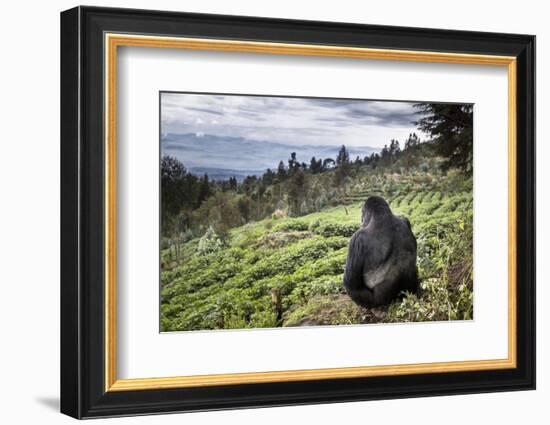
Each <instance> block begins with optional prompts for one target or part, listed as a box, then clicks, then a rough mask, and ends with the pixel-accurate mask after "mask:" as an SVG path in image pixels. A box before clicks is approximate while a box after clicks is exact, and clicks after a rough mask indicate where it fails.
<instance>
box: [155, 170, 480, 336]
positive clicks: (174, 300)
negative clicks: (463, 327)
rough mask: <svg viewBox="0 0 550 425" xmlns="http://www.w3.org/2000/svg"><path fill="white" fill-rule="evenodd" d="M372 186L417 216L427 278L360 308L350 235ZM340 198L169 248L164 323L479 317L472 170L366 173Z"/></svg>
mask: <svg viewBox="0 0 550 425" xmlns="http://www.w3.org/2000/svg"><path fill="white" fill-rule="evenodd" d="M371 194H379V195H382V196H384V197H385V198H386V199H387V200H388V202H389V203H390V205H391V207H392V210H393V212H394V213H395V214H399V215H404V216H407V217H408V218H409V219H410V221H411V224H412V227H413V232H414V233H415V235H416V237H417V241H418V268H419V275H420V278H421V279H422V284H421V286H422V292H421V294H420V295H419V296H416V295H412V294H405V295H404V297H403V298H402V299H401V300H397V301H395V302H394V303H393V304H391V305H390V306H388V307H386V308H378V309H374V310H373V309H364V308H360V307H357V306H356V305H355V304H354V303H353V302H351V300H350V299H349V298H348V296H347V295H346V294H345V291H344V288H343V285H342V277H343V271H344V265H345V259H346V255H347V244H348V241H349V238H350V236H351V235H352V234H353V233H354V232H355V230H356V229H357V228H358V227H359V221H360V210H361V206H362V203H363V202H364V200H365V199H366V198H367V197H368V196H369V195H371ZM337 201H338V203H339V205H338V206H337V207H331V208H327V209H325V210H323V211H320V212H317V213H313V214H309V215H306V216H303V217H299V218H288V217H282V218H268V219H265V220H262V221H259V222H256V223H251V224H247V225H244V226H241V227H238V228H235V229H233V230H232V231H231V233H230V238H229V242H228V243H225V244H222V243H221V242H220V241H218V240H217V239H216V236H215V234H214V235H212V234H208V232H207V235H205V236H203V237H202V238H201V239H200V240H199V239H194V240H191V241H190V242H187V243H186V244H184V245H181V246H178V247H176V246H170V247H168V248H167V249H164V250H163V251H162V253H161V256H162V257H161V260H162V263H163V273H162V276H161V299H162V302H161V328H162V331H187V330H197V329H232V328H257V327H280V326H304V325H340V324H358V323H376V322H406V321H427V320H463V319H472V317H473V287H472V285H473V282H472V182H471V179H464V178H463V177H461V175H459V174H449V175H448V176H446V177H440V178H438V179H437V181H436V180H435V179H432V178H431V176H430V175H429V174H419V173H416V174H414V175H408V176H402V175H374V176H366V177H364V178H362V179H358V181H357V182H356V184H355V185H354V186H353V187H352V188H351V189H350V190H348V191H347V193H345V194H343V195H342V196H341V198H340V199H338V200H337ZM197 253H199V254H200V255H197Z"/></svg>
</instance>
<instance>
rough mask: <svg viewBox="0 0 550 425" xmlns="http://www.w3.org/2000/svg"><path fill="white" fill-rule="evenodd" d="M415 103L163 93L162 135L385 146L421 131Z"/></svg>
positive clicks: (288, 142) (305, 143) (287, 142)
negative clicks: (416, 125)
mask: <svg viewBox="0 0 550 425" xmlns="http://www.w3.org/2000/svg"><path fill="white" fill-rule="evenodd" d="M417 119H418V114H417V110H416V108H414V106H413V103H411V102H393V101H369V100H347V99H319V98H292V97H269V96H242V95H208V94H191V93H162V94H161V126H162V128H161V132H162V134H190V133H194V134H197V135H199V134H209V135H213V136H218V137H241V138H245V139H250V140H254V141H271V142H277V143H285V144H301V145H333V146H334V145H341V144H345V145H347V146H372V147H382V146H384V145H385V144H387V143H389V141H390V140H391V139H398V140H400V141H402V142H403V141H404V139H405V138H406V137H407V136H408V135H409V133H412V132H413V131H416V132H417V133H418V130H417V129H416V127H415V125H414V121H415V120H417Z"/></svg>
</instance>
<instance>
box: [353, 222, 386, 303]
mask: <svg viewBox="0 0 550 425" xmlns="http://www.w3.org/2000/svg"><path fill="white" fill-rule="evenodd" d="M367 239H368V236H367V233H366V232H364V231H359V232H357V233H355V234H354V235H353V237H352V238H351V240H350V243H349V250H348V258H347V260H346V270H345V272H344V286H345V288H346V291H347V293H348V295H349V296H350V297H351V299H352V300H353V301H355V302H356V303H357V304H359V305H361V306H363V307H374V306H378V305H382V304H384V303H386V302H387V294H386V292H387V291H383V290H381V289H382V288H380V287H374V288H373V289H370V288H368V287H367V285H365V281H364V274H363V271H364V265H365V262H366V260H367V256H368V255H369V252H368V243H367Z"/></svg>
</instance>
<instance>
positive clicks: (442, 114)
mask: <svg viewBox="0 0 550 425" xmlns="http://www.w3.org/2000/svg"><path fill="white" fill-rule="evenodd" d="M415 107H416V108H417V109H418V113H419V114H421V115H422V118H420V119H419V120H418V121H417V122H416V125H417V126H418V128H419V129H420V130H422V131H424V132H425V133H427V134H429V135H430V136H431V137H432V141H431V142H432V144H433V145H434V147H435V149H436V153H437V154H438V155H440V156H442V157H443V158H444V161H443V162H442V164H441V168H442V169H443V170H448V169H449V168H453V167H454V168H458V169H460V170H462V171H463V172H464V173H466V174H471V173H472V160H473V105H456V104H443V103H418V104H415Z"/></svg>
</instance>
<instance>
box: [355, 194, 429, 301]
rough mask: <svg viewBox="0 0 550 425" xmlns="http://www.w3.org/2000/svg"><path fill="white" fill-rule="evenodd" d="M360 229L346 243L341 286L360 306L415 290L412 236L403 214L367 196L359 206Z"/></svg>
mask: <svg viewBox="0 0 550 425" xmlns="http://www.w3.org/2000/svg"><path fill="white" fill-rule="evenodd" d="M361 215H362V217H361V218H362V224H361V228H360V229H359V230H358V231H357V232H355V234H354V235H353V236H352V238H351V240H350V243H349V252H348V258H347V261H346V271H345V273H344V286H345V288H346V291H347V293H348V295H349V296H350V297H351V299H352V300H353V301H354V302H355V303H356V304H359V305H360V306H363V307H376V306H381V305H386V304H389V303H390V302H391V301H392V300H393V299H394V298H396V297H398V296H399V295H400V293H401V292H402V291H409V292H414V293H415V292H417V291H418V288H419V282H418V274H417V269H416V238H415V237H414V234H413V233H412V230H411V224H410V223H409V220H408V219H407V218H405V217H398V216H395V215H393V213H392V211H391V209H390V207H389V205H388V203H387V202H386V201H385V200H384V199H383V198H381V197H379V196H371V197H369V199H367V201H366V202H365V205H363V210H362V212H361Z"/></svg>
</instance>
